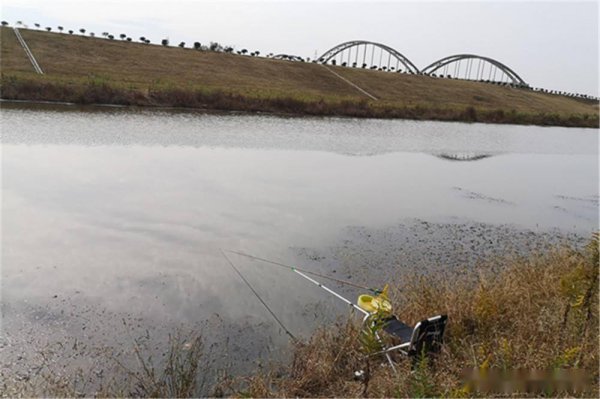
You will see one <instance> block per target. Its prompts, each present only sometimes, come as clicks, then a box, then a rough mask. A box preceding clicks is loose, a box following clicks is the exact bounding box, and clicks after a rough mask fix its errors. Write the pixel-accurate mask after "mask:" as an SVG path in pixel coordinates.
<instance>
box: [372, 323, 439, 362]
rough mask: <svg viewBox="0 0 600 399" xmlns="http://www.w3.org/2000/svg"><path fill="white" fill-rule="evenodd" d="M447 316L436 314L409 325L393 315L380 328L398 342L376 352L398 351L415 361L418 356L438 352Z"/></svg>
mask: <svg viewBox="0 0 600 399" xmlns="http://www.w3.org/2000/svg"><path fill="white" fill-rule="evenodd" d="M447 322H448V316H446V315H438V316H434V317H430V318H428V319H425V320H421V321H420V322H418V323H417V324H416V325H415V326H414V327H411V326H409V325H407V324H405V323H403V322H401V321H400V320H398V319H397V318H396V317H395V316H391V317H389V318H388V319H386V320H385V321H384V324H383V328H382V330H383V331H385V332H386V333H387V334H389V335H390V336H392V337H394V338H396V339H399V340H400V344H398V345H394V346H391V347H388V348H385V347H384V348H383V349H382V350H381V351H380V352H378V353H377V354H389V353H393V352H397V353H400V354H402V355H404V356H407V357H409V358H412V359H413V361H416V360H417V359H418V358H419V356H422V355H430V354H435V353H438V352H439V351H440V349H441V347H442V344H443V342H444V331H445V330H446V323H447Z"/></svg>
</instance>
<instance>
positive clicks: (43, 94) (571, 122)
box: [0, 76, 600, 128]
mask: <svg viewBox="0 0 600 399" xmlns="http://www.w3.org/2000/svg"><path fill="white" fill-rule="evenodd" d="M0 89H1V92H0V93H1V94H0V100H1V101H2V102H3V103H5V102H13V103H17V102H22V103H37V104H54V105H65V106H82V105H84V106H85V105H93V106H99V107H115V108H126V107H140V108H147V109H173V110H190V111H194V110H195V111H223V112H242V113H250V114H257V113H261V114H262V113H264V114H271V115H285V116H323V117H353V118H373V119H407V120H423V121H425V120H430V121H446V122H467V123H469V122H471V123H472V122H479V123H494V124H515V125H538V126H562V127H587V128H598V127H599V126H600V124H599V118H598V116H596V117H595V118H594V117H593V116H590V115H588V114H584V115H571V116H563V115H559V114H556V113H523V112H517V111H515V110H511V111H509V112H505V111H504V110H502V109H498V110H480V109H476V108H475V107H472V106H468V107H464V108H462V109H461V108H454V109H447V108H437V107H428V106H424V105H416V106H400V107H399V106H393V105H374V104H372V103H370V102H368V101H366V100H359V101H352V100H343V101H325V100H323V99H320V100H317V101H314V100H298V99H295V98H291V97H288V98H286V97H283V98H281V97H276V98H266V99H265V98H254V97H250V96H244V95H241V94H231V93H225V92H222V91H210V92H206V91H201V90H186V89H180V88H173V89H159V90H155V91H148V92H146V93H144V92H142V91H141V90H133V89H122V88H118V87H114V86H112V85H110V84H108V83H94V82H90V83H88V84H84V85H72V84H62V83H53V82H46V81H39V80H30V79H22V78H16V77H6V76H3V77H2V80H1V82H0Z"/></svg>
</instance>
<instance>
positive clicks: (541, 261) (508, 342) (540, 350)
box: [6, 235, 600, 397]
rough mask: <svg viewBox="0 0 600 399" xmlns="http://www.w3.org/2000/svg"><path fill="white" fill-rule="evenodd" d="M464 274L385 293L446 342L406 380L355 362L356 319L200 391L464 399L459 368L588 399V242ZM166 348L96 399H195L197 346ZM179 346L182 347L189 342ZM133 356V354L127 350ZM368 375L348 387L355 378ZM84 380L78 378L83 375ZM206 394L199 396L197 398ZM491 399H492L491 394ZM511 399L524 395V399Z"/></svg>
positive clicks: (592, 286) (46, 381)
mask: <svg viewBox="0 0 600 399" xmlns="http://www.w3.org/2000/svg"><path fill="white" fill-rule="evenodd" d="M492 264H493V265H494V266H485V265H482V266H480V267H478V268H477V269H475V270H470V271H468V272H462V273H459V272H450V273H448V274H447V275H421V276H411V277H409V278H408V279H406V278H404V279H403V281H402V282H400V283H396V284H394V285H393V287H392V288H393V290H392V292H391V299H392V302H393V303H394V305H395V310H396V313H397V314H398V315H399V316H401V318H402V319H403V320H406V321H407V322H411V323H414V322H416V321H418V320H420V319H422V318H423V317H424V316H430V315H434V314H439V313H445V314H447V315H448V316H449V324H448V328H447V332H446V343H445V345H444V347H443V350H442V352H441V354H440V355H438V357H437V358H436V359H435V360H434V361H433V362H432V363H431V364H427V363H425V362H422V363H420V364H419V365H418V367H417V368H416V370H414V371H412V372H411V364H410V362H409V361H408V360H401V361H400V362H399V364H398V369H399V373H398V375H394V374H393V373H392V371H391V369H390V368H389V367H387V366H385V367H382V366H381V364H382V363H384V360H383V359H381V358H372V359H371V360H367V359H368V357H366V356H365V346H364V341H363V343H361V340H360V339H359V338H358V337H359V333H360V328H359V327H358V325H357V324H356V320H351V321H349V322H348V323H346V324H342V325H340V326H334V327H331V328H328V329H324V330H320V331H317V332H316V333H315V334H314V335H313V337H312V338H311V339H310V340H308V341H305V342H300V343H297V344H296V345H295V347H294V349H293V350H294V353H293V360H292V361H291V362H290V364H289V365H287V366H283V367H281V368H276V369H275V370H273V371H264V370H263V371H257V374H255V375H253V376H250V377H247V378H244V379H239V378H237V379H236V378H230V379H227V378H226V379H224V380H222V381H221V382H220V383H219V384H218V385H217V386H216V387H214V388H213V389H212V390H211V391H210V392H212V394H214V395H218V396H221V395H229V396H236V397H249V396H254V397H270V396H278V397H334V396H335V397H358V396H367V397H434V396H443V397H469V396H487V395H489V394H490V393H482V392H477V391H472V390H470V389H469V388H468V386H466V385H465V384H464V383H463V382H462V380H461V373H462V370H463V369H464V368H474V369H478V370H480V371H481V372H485V371H486V370H492V371H493V370H496V371H503V370H516V369H528V370H532V369H533V370H535V369H537V370H540V369H544V370H558V369H580V370H583V371H585V373H587V374H588V375H589V377H590V378H591V380H590V381H591V383H590V386H589V387H588V389H587V390H586V391H577V392H566V391H549V390H546V391H544V392H537V393H536V394H532V393H530V394H529V395H530V396H532V395H533V396H538V395H540V394H541V393H543V394H545V396H551V397H556V396H559V397H564V396H580V397H592V396H595V394H597V392H598V378H599V371H598V362H599V360H600V357H599V352H598V351H599V345H598V334H599V333H598V326H599V325H598V323H599V320H598V270H599V269H598V267H599V264H598V236H597V235H596V236H595V238H594V239H593V240H592V241H591V242H590V244H589V245H588V247H587V248H586V249H585V250H575V249H573V248H566V247H561V248H558V247H557V248H554V249H553V250H551V251H549V252H547V253H544V254H537V255H532V256H530V257H527V258H510V257H507V258H506V259H504V260H502V261H501V262H500V263H498V262H490V263H489V265H492ZM182 342H184V341H176V342H175V343H174V344H173V346H172V349H171V352H170V354H169V356H168V362H167V364H166V366H165V368H164V370H163V371H162V372H159V371H158V370H155V369H154V368H153V367H152V366H151V365H150V364H148V363H146V362H145V361H143V359H144V356H143V355H140V356H139V359H140V370H139V371H135V372H132V371H130V370H127V372H128V373H129V374H127V375H129V381H130V386H122V385H121V386H117V385H111V384H108V385H107V386H106V388H104V389H103V390H102V391H101V392H100V393H101V394H102V395H108V396H111V395H125V396H128V395H140V396H161V397H170V396H179V397H184V396H197V395H199V392H201V391H199V390H198V389H199V386H200V385H201V383H200V382H198V381H202V376H203V370H202V367H201V366H200V364H201V363H200V362H199V357H200V356H201V355H200V351H201V344H200V341H198V340H192V342H194V344H193V345H192V346H191V348H187V349H185V348H184V346H183V345H182ZM187 342H190V341H189V340H188V341H187ZM136 353H138V352H137V347H136ZM361 369H362V370H368V371H369V372H368V374H367V376H368V378H366V379H365V380H363V381H357V380H355V379H354V378H353V376H354V371H355V370H361ZM83 375H85V373H84V374H83ZM73 379H74V377H73V376H64V375H54V374H52V370H48V372H47V373H46V374H45V375H44V376H43V378H42V377H40V376H38V377H37V378H36V379H32V380H27V381H24V382H22V383H21V384H19V385H18V386H12V387H9V388H10V390H8V391H6V393H8V394H9V395H11V394H12V396H15V395H17V394H20V395H24V396H27V395H30V396H37V395H42V394H43V395H52V396H55V395H59V396H64V395H67V396H69V395H74V394H76V393H77V392H76V391H74V390H73V389H72V388H70V387H71V386H72V384H73ZM204 392H206V391H204ZM495 396H502V395H501V394H498V395H495ZM517 396H518V397H523V396H527V395H526V394H525V393H519V394H517Z"/></svg>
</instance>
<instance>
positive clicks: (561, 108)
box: [0, 27, 598, 126]
mask: <svg viewBox="0 0 600 399" xmlns="http://www.w3.org/2000/svg"><path fill="white" fill-rule="evenodd" d="M20 32H21V34H22V36H23V38H24V39H25V41H26V42H27V44H28V45H29V48H30V49H31V51H32V53H33V54H34V56H35V57H36V59H37V61H38V63H39V64H40V66H41V68H42V69H43V71H44V75H37V74H36V73H35V72H34V70H33V68H32V66H31V64H30V63H29V60H28V59H27V57H26V55H25V52H24V51H23V49H22V48H21V46H20V44H19V42H18V41H17V38H16V36H15V34H14V33H13V31H12V29H11V28H6V27H3V28H1V31H0V34H1V61H0V68H1V72H2V98H4V99H30V100H55V101H71V102H82V103H97V102H113V103H119V104H131V105H166V106H173V105H174V106H187V107H200V108H215V109H240V110H248V111H271V112H291V113H299V114H316V115H350V116H374V117H407V118H415V119H441V120H470V121H484V122H500V123H502V122H504V123H535V124H559V125H566V126H597V125H598V103H597V102H593V101H589V100H582V99H575V98H569V97H564V96H558V95H552V94H546V93H539V92H533V91H529V90H525V89H516V88H509V87H501V86H496V85H492V84H486V83H479V82H471V81H460V80H451V79H436V78H432V77H428V76H417V75H406V74H398V73H388V72H379V71H371V70H363V69H352V68H344V67H333V66H327V67H324V66H322V65H319V64H314V63H301V62H292V61H283V60H274V59H268V58H264V57H250V56H242V55H237V54H224V53H217V52H211V51H198V50H194V49H190V48H183V49H182V48H179V47H164V46H160V45H152V44H150V45H147V44H142V43H134V42H126V41H121V40H107V39H102V38H92V37H84V36H81V35H69V34H61V33H49V32H45V31H36V30H29V29H20ZM328 69H329V70H328ZM332 71H335V73H337V74H338V75H340V76H342V77H344V78H345V79H347V80H349V81H350V82H352V83H354V84H356V85H358V86H359V87H360V88H362V89H364V90H365V91H367V92H368V93H370V94H372V95H373V96H375V97H376V98H378V99H379V100H378V101H375V100H373V99H371V98H370V97H369V96H367V95H365V94H364V93H363V92H361V91H359V90H358V89H357V88H355V87H353V86H352V85H351V84H349V83H348V82H347V81H345V80H344V79H341V78H340V77H339V76H336V75H335V74H334V73H332ZM90 86H93V90H94V92H93V96H90V94H89V90H90ZM103 91H104V92H110V93H108V94H107V93H103Z"/></svg>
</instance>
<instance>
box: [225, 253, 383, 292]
mask: <svg viewBox="0 0 600 399" xmlns="http://www.w3.org/2000/svg"><path fill="white" fill-rule="evenodd" d="M221 251H227V252H231V253H233V254H237V255H241V256H245V257H247V258H251V259H255V260H259V261H261V262H265V263H270V264H272V265H275V266H279V267H282V268H285V269H288V270H291V271H293V272H300V273H299V274H300V275H302V276H303V277H307V276H305V275H304V274H302V273H305V274H310V275H312V276H316V277H320V278H324V279H327V280H331V281H335V282H336V283H340V284H344V285H349V286H351V287H354V288H360V289H363V290H368V291H371V292H372V293H374V294H375V295H379V294H381V292H382V291H381V290H380V289H377V288H371V287H367V286H364V285H360V284H356V283H353V282H351V281H346V280H340V279H337V278H335V277H330V276H326V275H323V274H319V273H315V272H311V271H310V270H304V269H300V268H297V267H295V266H289V265H286V264H283V263H279V262H275V261H272V260H269V259H264V258H260V257H258V256H254V255H250V254H245V253H243V252H239V251H233V250H231V249H221ZM309 280H310V281H312V282H313V283H314V282H315V280H312V279H309Z"/></svg>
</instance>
